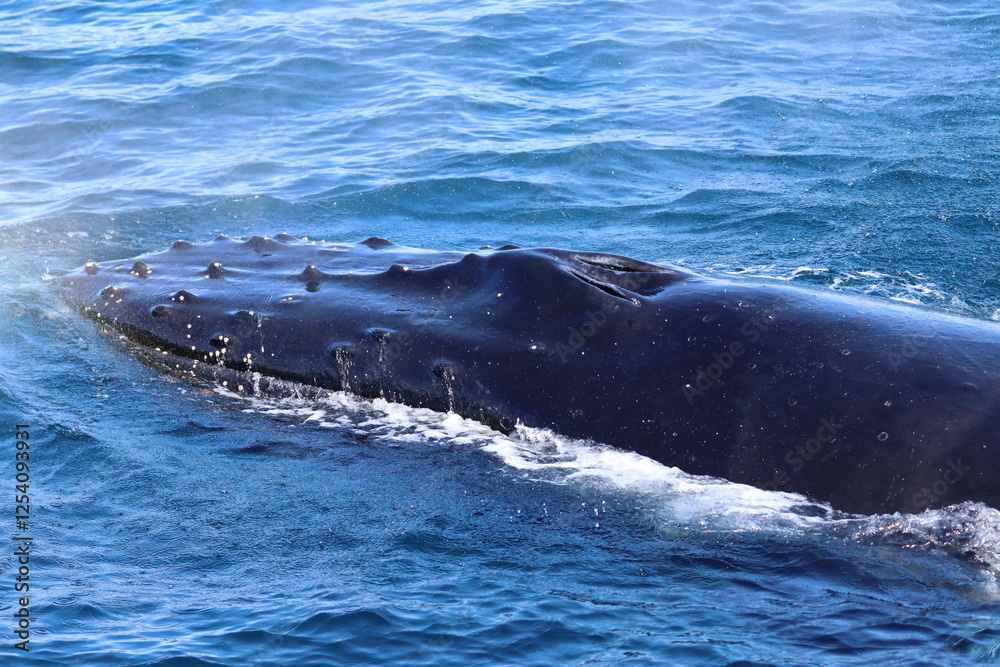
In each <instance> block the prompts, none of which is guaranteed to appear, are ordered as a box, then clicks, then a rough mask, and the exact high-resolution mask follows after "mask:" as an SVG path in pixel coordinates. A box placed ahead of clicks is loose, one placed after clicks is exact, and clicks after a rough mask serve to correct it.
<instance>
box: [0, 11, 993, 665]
mask: <svg viewBox="0 0 1000 667" xmlns="http://www.w3.org/2000/svg"><path fill="white" fill-rule="evenodd" d="M279 6H280V9H277V7H279ZM998 41H1000V13H998V9H997V5H996V3H995V2H992V1H988V0H967V1H959V0H942V1H939V2H931V1H930V0H891V1H889V0H864V1H862V0H829V1H821V0H816V1H814V2H803V1H798V0H786V1H782V2H725V1H722V2H719V1H716V0H713V1H711V2H709V1H707V0H694V1H693V2H685V3H676V2H666V1H664V0H659V1H642V0H636V1H634V2H609V1H605V0H585V1H583V2H576V1H563V2H556V1H550V0H537V1H527V0H525V1H513V0H512V1H509V2H507V1H503V0H493V1H471V2H462V3H457V2H456V3H446V2H374V3H348V2H313V1H310V0H292V1H291V2H286V3H281V4H280V5H278V4H277V3H265V2H254V1H246V2H244V1H239V0H217V1H213V2H191V1H189V0H183V1H180V0H176V1H171V2H151V1H146V2H142V1H129V0H125V1H122V2H114V3H112V2H99V1H84V0H66V1H63V2H50V3H34V2H24V1H21V0H13V1H10V0H7V1H0V304H2V307H0V426H2V428H3V431H2V439H0V443H3V444H2V446H0V471H2V472H0V488H2V489H3V491H2V496H3V501H2V503H0V505H2V506H3V507H4V508H5V509H4V512H2V513H0V526H2V527H3V529H4V530H3V532H4V533H5V534H7V535H11V536H14V535H26V534H30V536H31V537H32V538H33V542H32V546H31V560H30V586H31V589H30V614H31V619H32V620H31V622H30V633H31V634H30V644H29V646H30V653H25V652H24V651H22V650H19V649H16V648H15V646H14V645H15V642H17V641H19V640H18V639H17V638H16V637H15V635H14V630H15V629H16V626H17V620H18V619H16V618H15V617H14V615H13V614H14V613H15V612H16V611H17V610H18V609H19V608H20V603H19V602H18V596H19V595H20V594H19V593H15V591H14V584H15V577H16V576H17V567H18V565H17V563H16V562H15V557H14V556H13V555H10V554H13V551H14V547H10V548H5V549H4V552H5V553H7V554H8V555H6V556H4V557H3V559H2V567H0V638H2V643H0V663H2V664H5V665H7V664H10V665H15V664H37V665H58V666H64V665H97V666H103V665H115V666H118V665H163V666H166V665H170V666H174V667H180V666H184V667H186V666H188V665H191V666H199V665H205V666H207V665H297V666H308V665H435V666H436V665H516V666H530V665H630V666H631V665H674V664H676V665H726V664H730V665H837V664H846V665H850V664H855V665H875V664H877V665H921V664H922V665H971V664H984V663H993V664H996V663H998V662H1000V585H998V575H1000V512H998V511H997V510H996V509H993V508H989V507H986V506H983V505H976V504H965V505H960V506H953V507H949V508H946V509H943V510H939V511H934V512H929V513H925V514H921V515H916V516H899V515H896V516H855V517H843V516H837V515H833V514H830V513H826V512H822V511H819V512H817V511H804V510H803V509H802V508H803V503H802V502H801V499H796V498H791V497H789V496H787V495H784V494H779V493H768V492H764V491H758V490H756V489H751V488H748V487H745V486H740V485H736V484H730V483H727V482H724V481H721V480H710V479H699V478H692V477H689V476H687V475H685V474H684V473H683V471H678V470H676V469H672V468H665V467H663V466H661V465H659V464H657V463H655V462H653V461H651V460H649V459H644V458H641V457H638V456H636V455H633V454H628V453H625V452H620V451H614V450H608V449H607V448H603V447H601V446H600V445H599V443H591V442H579V441H570V440H567V439H565V438H563V437H560V436H559V435H558V434H554V433H549V432H545V431H538V430H533V429H527V428H524V429H521V430H519V431H517V432H515V433H514V434H512V435H510V436H504V435H501V434H499V433H496V432H493V431H490V430H489V429H487V428H485V427H483V426H480V425H478V424H476V423H473V422H468V421H465V420H462V419H460V418H458V417H456V416H455V415H447V414H441V413H434V412H429V411H422V410H414V409H410V408H406V407H402V406H398V405H393V404H388V403H384V402H379V401H364V400H361V399H356V398H352V397H350V396H348V395H344V394H331V395H330V396H329V397H328V398H325V399H321V400H317V399H312V400H306V399H282V400H278V399H273V398H268V397H258V398H253V399H248V398H241V397H238V396H234V395H232V394H229V393H228V392H226V391H225V390H224V389H223V388H222V387H212V386H208V387H205V386H195V385H192V384H189V383H187V382H185V381H182V380H179V379H176V378H173V377H170V376H165V375H163V374H161V373H159V372H158V371H156V370H154V369H152V368H150V367H148V366H146V365H144V364H142V363H140V362H139V361H138V360H137V359H136V358H135V356H134V355H133V354H132V353H131V352H130V351H129V350H127V349H125V348H124V347H123V346H122V345H119V344H117V343H116V342H115V341H109V340H107V339H106V338H105V337H103V336H102V335H101V334H100V333H99V332H98V330H97V328H96V327H94V326H93V324H92V323H90V322H88V321H85V320H84V319H82V318H81V317H80V316H79V315H78V314H77V313H75V312H74V311H72V310H71V309H70V308H69V307H68V306H66V305H65V304H64V303H63V302H61V301H60V300H59V299H58V298H57V295H56V293H55V290H53V289H52V287H51V285H49V284H48V281H49V279H50V278H51V277H52V276H53V275H54V274H56V273H57V272H59V271H61V270H65V269H70V268H74V267H76V266H79V265H81V264H84V263H85V262H86V261H88V260H96V261H104V260H110V259H117V258H125V257H131V256H134V255H136V254H140V253H144V252H150V251H155V250H160V249H163V248H166V247H167V246H168V245H169V244H170V243H172V242H173V241H175V240H177V239H181V238H183V239H187V240H189V241H193V242H204V241H208V240H210V239H212V238H213V237H214V236H215V235H217V234H221V233H225V234H228V235H230V236H233V237H237V238H248V237H249V236H252V235H258V234H259V235H273V234H277V233H280V232H288V233H291V234H295V235H297V236H309V237H310V238H316V239H325V240H327V241H331V242H350V241H359V240H361V239H364V238H367V237H369V236H384V237H387V238H389V239H390V240H392V241H394V242H396V243H399V244H404V245H411V246H417V247H426V248H434V249H452V250H469V249H475V248H478V247H480V246H484V245H492V246H499V245H503V244H506V243H515V244H517V245H520V246H556V247H567V248H573V249H577V250H588V251H605V252H613V253H619V254H625V255H630V256H633V257H636V258H639V259H643V260H647V261H652V262H664V263H672V264H678V265H683V266H686V267H689V268H692V269H695V270H699V271H715V272H719V273H731V274H737V275H747V276H753V277H755V278H769V279H774V280H780V281H788V282H790V283H793V284H806V285H810V286H813V287H818V288H821V289H830V290H838V291H841V292H851V293H859V294H868V295H872V296H874V297H877V298H883V299H893V300H898V301H903V302H907V303H912V304H916V305H918V306H923V307H929V308H931V309H935V310H941V311H949V312H953V313H957V314H960V315H964V316H968V317H974V318H980V319H992V320H1000V236H998V234H1000V226H998V225H1000V220H998V216H1000V63H998V60H997V54H998V53H1000V45H998ZM17 424H27V425H29V426H30V427H31V428H30V432H31V441H30V442H31V450H30V451H31V456H32V458H31V460H30V478H31V482H30V496H31V511H30V525H29V526H28V527H26V528H23V529H21V528H17V527H16V525H15V519H14V516H15V508H14V495H15V483H16V481H15V476H16V468H15V445H14V443H15V434H14V430H15V425H17ZM998 438H1000V435H998ZM993 444H994V445H996V446H1000V442H997V443H993ZM11 544H15V543H14V542H11Z"/></svg>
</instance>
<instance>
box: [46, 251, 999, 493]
mask: <svg viewBox="0 0 1000 667" xmlns="http://www.w3.org/2000/svg"><path fill="white" fill-rule="evenodd" d="M56 282H57V283H58V284H59V285H61V286H62V288H63V289H64V292H65V294H66V297H67V299H68V300H69V301H70V302H71V303H72V304H74V305H75V306H77V307H78V308H80V309H81V310H83V312H84V313H86V314H87V315H89V316H90V317H92V318H94V319H95V320H98V321H99V322H101V323H103V324H104V325H106V327H107V328H108V329H113V330H115V331H117V332H119V333H120V334H123V335H125V336H126V337H127V338H130V339H132V340H134V341H136V342H138V343H141V344H142V345H145V346H147V347H149V348H155V349H159V350H161V351H163V352H170V353H172V354H173V355H177V356H178V357H182V358H187V359H190V360H197V362H195V361H189V362H188V363H189V364H190V365H191V366H194V367H200V368H202V369H208V368H210V367H218V366H220V365H222V366H225V367H227V368H230V369H235V370H236V371H245V372H249V373H259V374H260V376H263V377H265V378H267V377H277V378H282V379H288V380H294V381H297V382H302V383H306V384H310V385H315V386H318V387H323V388H329V389H344V390H348V391H352V392H354V393H357V394H360V395H362V396H367V397H378V396H381V397H385V398H387V399H389V400H393V401H398V402H402V403H406V404H409V405H413V406H420V407H430V408H434V409H438V410H453V411H455V412H457V413H459V414H461V415H464V416H467V417H471V418H474V419H478V420H481V421H483V422H485V423H487V424H490V425H491V426H494V427H496V428H499V429H501V430H509V429H511V428H512V427H513V426H514V424H515V423H516V422H518V421H519V422H521V423H523V424H526V425H529V426H535V427H545V428H550V429H552V430H554V431H556V432H558V433H562V434H565V435H568V436H571V437H578V438H590V439H593V440H596V441H598V442H603V443H606V444H609V445H612V446H616V447H620V448H623V449H629V450H634V451H636V452H638V453H640V454H643V455H646V456H649V457H651V458H653V459H655V460H657V461H660V462H662V463H664V464H667V465H671V466H677V467H679V468H681V469H682V470H684V471H686V472H688V473H692V474H700V475H713V476H718V477H724V478H726V479H729V480H731V481H735V482H741V483H746V484H751V485H754V486H757V487H761V488H768V489H776V490H781V491H793V492H797V493H801V494H804V495H806V496H809V497H811V498H815V499H817V500H822V501H826V502H829V503H830V504H831V505H832V506H833V507H834V508H836V509H839V510H843V511H847V512H857V513H885V512H894V511H899V512H910V513H912V512H920V511H923V510H925V509H929V508H936V507H941V506H946V505H951V504H955V503H958V502H962V501H981V502H984V503H986V504H988V505H991V506H993V507H1000V446H998V434H1000V326H998V325H997V324H995V323H992V322H987V321H980V320H973V319H966V318H959V317H955V316H950V315H945V314H941V313H936V312H931V311H928V310H924V309H919V308H913V307H907V306H899V305H895V304H893V303H891V302H884V301H876V300H869V299H864V298H858V297H851V296H845V295H841V294H838V293H833V292H830V291H819V290H809V289H800V288H794V287H790V286H787V285H781V284H767V283H754V282H742V281H736V280H731V279H721V278H715V277H710V276H705V275H698V274H695V273H692V272H689V271H687V270H682V269H678V268H671V267H664V266H658V265H653V264H647V263H644V262H640V261H638V260H634V259H630V258H626V257H621V256H617V255H606V254H600V253H585V252H572V251H566V250H555V249H520V248H514V247H507V248H503V249H497V250H480V251H477V252H474V253H465V252H433V251H425V250H419V249H414V248H405V247H401V246H395V245H393V244H391V243H389V242H387V241H385V240H383V239H374V238H373V239H369V240H367V241H364V242H361V243H357V244H326V243H315V242H311V241H307V240H303V239H297V238H295V237H291V236H288V235H283V234H282V235H279V236H276V237H273V238H263V237H254V238H251V239H250V240H248V241H246V242H240V241H236V240H232V239H229V238H226V237H219V238H218V239H216V240H215V241H212V242H209V243H204V244H191V243H186V242H183V241H179V242H177V243H175V244H174V245H173V247H171V248H170V249H169V250H166V251H164V252H159V253H153V254H148V255H143V256H140V257H137V258H133V259H130V260H127V261H117V262H105V263H103V264H93V263H91V264H88V265H87V266H86V267H82V268H80V269H77V270H75V271H73V272H70V273H68V274H66V275H64V276H62V277H60V278H58V279H57V280H56ZM247 377H250V376H247ZM255 377H257V376H255Z"/></svg>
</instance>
